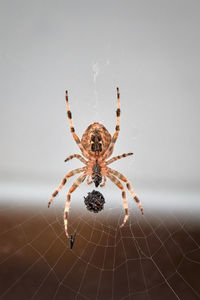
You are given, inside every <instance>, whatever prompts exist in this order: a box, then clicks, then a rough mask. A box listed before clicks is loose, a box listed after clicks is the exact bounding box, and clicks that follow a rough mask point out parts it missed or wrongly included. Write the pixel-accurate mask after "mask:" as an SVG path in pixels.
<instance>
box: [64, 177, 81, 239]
mask: <svg viewBox="0 0 200 300" xmlns="http://www.w3.org/2000/svg"><path fill="white" fill-rule="evenodd" d="M85 177H86V174H85V173H84V174H82V175H81V176H79V177H78V179H77V180H76V181H75V182H74V183H73V185H72V186H71V188H70V189H69V192H68V194H67V199H66V203H65V210H64V226H65V234H66V236H67V237H68V238H69V234H68V230H67V224H68V213H69V208H70V199H71V193H73V192H74V191H75V190H76V189H77V187H78V186H79V185H80V184H81V183H82V182H83V181H84V180H85Z"/></svg>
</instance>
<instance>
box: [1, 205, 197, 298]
mask: <svg viewBox="0 0 200 300" xmlns="http://www.w3.org/2000/svg"><path fill="white" fill-rule="evenodd" d="M62 216H63V213H62V210H61V209H58V210H56V211H55V209H54V210H53V209H52V210H51V211H49V210H48V211H42V210H37V209H36V208H35V209H33V210H26V211H25V210H23V209H22V208H20V207H2V208H1V210H0V238H1V243H0V295H1V296H0V298H1V299H4V300H11V299H43V300H44V299H58V300H62V299H69V300H70V299H78V300H79V299H116V300H117V299H124V300H125V299H126V300H127V299H136V300H146V299H148V300H157V299H162V300H173V299H181V300H182V299H184V300H193V299H194V300H195V299H199V294H200V247H199V245H200V226H198V225H195V224H192V223H191V222H187V223H185V222H183V221H182V220H178V219H173V220H171V219H170V220H169V219H168V220H163V219H162V218H157V217H156V216H155V218H154V217H152V216H151V218H147V217H145V218H143V219H142V218H139V217H137V218H134V217H131V218H130V220H129V222H128V225H127V226H126V227H124V228H123V229H120V228H119V221H121V220H122V216H123V214H122V215H121V217H120V218H119V217H116V218H114V217H113V218H109V215H108V214H107V215H106V217H105V216H104V218H100V217H99V216H95V215H94V214H93V215H92V213H89V212H88V214H87V213H86V214H81V213H79V212H76V213H75V212H74V213H73V212H72V213H71V215H70V227H69V231H70V233H74V232H75V231H76V234H77V235H76V240H75V243H74V247H73V249H72V250H70V248H69V241H67V239H66V237H65V234H64V230H63V220H62Z"/></svg>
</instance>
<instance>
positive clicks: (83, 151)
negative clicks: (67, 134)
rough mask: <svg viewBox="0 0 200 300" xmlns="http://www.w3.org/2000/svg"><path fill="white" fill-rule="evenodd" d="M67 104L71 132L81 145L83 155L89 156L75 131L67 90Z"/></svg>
mask: <svg viewBox="0 0 200 300" xmlns="http://www.w3.org/2000/svg"><path fill="white" fill-rule="evenodd" d="M66 105H67V117H68V120H69V124H70V130H71V133H72V135H73V138H74V140H75V142H76V143H77V145H78V146H79V148H80V150H81V152H82V153H83V155H84V156H85V157H87V158H88V154H87V152H86V151H85V149H84V148H83V146H82V145H81V141H80V139H79V137H78V136H77V135H76V133H75V129H74V125H73V122H72V113H71V111H70V108H69V101H68V91H66Z"/></svg>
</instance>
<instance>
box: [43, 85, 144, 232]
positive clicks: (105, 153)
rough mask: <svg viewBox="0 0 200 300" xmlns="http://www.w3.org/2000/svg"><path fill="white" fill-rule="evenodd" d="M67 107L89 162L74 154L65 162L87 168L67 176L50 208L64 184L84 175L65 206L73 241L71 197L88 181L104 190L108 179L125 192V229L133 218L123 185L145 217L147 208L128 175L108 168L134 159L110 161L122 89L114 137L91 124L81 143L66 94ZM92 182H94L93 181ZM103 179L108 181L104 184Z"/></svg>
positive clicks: (74, 184)
mask: <svg viewBox="0 0 200 300" xmlns="http://www.w3.org/2000/svg"><path fill="white" fill-rule="evenodd" d="M66 105H67V116H68V119H69V123H70V129H71V133H72V135H73V138H74V140H75V142H76V143H77V145H78V146H79V148H80V150H81V152H82V154H83V155H84V156H85V157H86V158H87V160H85V159H84V158H83V157H82V156H81V155H80V154H72V155H70V156H69V157H67V158H66V159H65V161H68V160H70V159H72V158H74V157H76V158H78V159H79V160H80V161H81V162H82V163H83V164H84V165H85V166H84V167H82V168H78V169H75V170H73V171H71V172H69V173H67V174H66V176H65V177H64V178H63V180H62V182H61V184H60V185H59V187H58V188H57V190H55V192H54V193H53V194H52V196H51V199H50V201H49V203H48V206H50V204H51V202H52V201H53V199H54V197H55V196H56V195H57V194H58V193H59V191H60V190H61V189H62V187H63V186H64V184H65V183H66V181H67V179H68V178H69V177H71V176H74V175H75V174H78V173H82V174H81V175H80V176H79V177H78V179H77V180H76V181H75V182H74V183H73V185H72V186H71V188H70V189H69V191H68V194H67V199H66V204H65V211H64V224H65V233H66V235H67V237H69V234H68V229H67V224H68V213H69V207H70V199H71V193H72V192H73V191H74V190H75V189H76V188H77V187H78V186H79V185H80V184H81V183H82V182H83V181H84V180H85V178H86V177H87V183H88V184H91V183H92V182H93V183H94V184H95V186H96V187H98V186H99V185H100V186H101V187H103V186H104V185H105V183H106V177H108V178H109V179H110V180H111V181H112V182H113V183H114V184H115V185H116V186H117V187H118V188H120V189H121V191H122V200H123V207H124V211H125V216H124V220H123V222H122V224H121V227H123V226H124V224H125V223H126V221H127V219H128V216H129V210H128V203H127V199H126V191H125V189H124V186H123V185H122V183H121V181H123V182H124V183H125V184H126V187H127V189H128V190H129V192H130V194H131V196H132V197H133V198H134V199H135V201H136V202H137V204H138V206H139V208H140V210H141V212H142V214H143V208H142V205H141V202H140V200H139V199H138V197H137V196H136V194H135V193H134V191H133V188H132V186H131V183H130V182H129V181H128V179H127V178H126V177H124V175H122V174H121V173H119V172H117V171H115V170H113V169H111V168H109V167H108V165H109V164H111V163H112V162H114V161H116V160H118V159H121V158H123V157H126V156H129V155H132V154H133V153H127V154H125V153H124V154H122V155H118V156H115V157H113V158H111V159H109V160H107V159H108V158H109V157H110V156H111V154H112V153H113V149H114V145H115V142H116V140H117V138H118V135H119V130H120V94H119V89H118V88H117V110H116V115H117V124H116V128H115V133H114V135H113V136H112V137H111V135H110V133H109V132H108V130H107V129H106V128H105V127H104V126H103V125H102V124H99V123H93V124H91V125H90V126H89V127H88V128H87V129H86V131H85V132H84V133H83V136H82V138H81V140H80V139H79V137H78V136H77V135H76V133H75V129H74V125H73V122H72V113H71V111H70V108H69V102H68V92H67V91H66ZM90 178H91V179H92V181H91V180H90ZM102 178H104V180H103V183H102V184H100V183H101V182H102ZM120 180H121V181H120Z"/></svg>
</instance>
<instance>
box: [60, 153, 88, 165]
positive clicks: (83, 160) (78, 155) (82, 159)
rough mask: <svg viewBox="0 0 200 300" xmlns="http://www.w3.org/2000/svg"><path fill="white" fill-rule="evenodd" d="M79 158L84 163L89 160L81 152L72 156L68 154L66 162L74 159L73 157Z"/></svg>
mask: <svg viewBox="0 0 200 300" xmlns="http://www.w3.org/2000/svg"><path fill="white" fill-rule="evenodd" d="M74 157H75V158H78V159H79V160H80V161H81V162H82V163H84V164H85V165H86V164H87V161H86V160H85V159H84V158H83V157H82V156H81V155H80V154H72V155H70V156H68V157H67V158H66V159H65V162H66V161H68V160H70V159H72V158H74Z"/></svg>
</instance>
